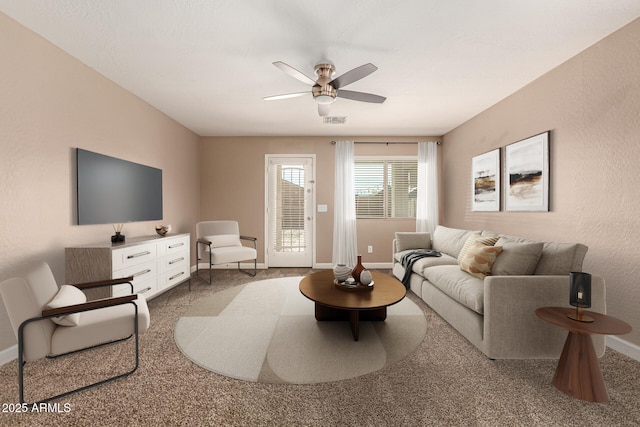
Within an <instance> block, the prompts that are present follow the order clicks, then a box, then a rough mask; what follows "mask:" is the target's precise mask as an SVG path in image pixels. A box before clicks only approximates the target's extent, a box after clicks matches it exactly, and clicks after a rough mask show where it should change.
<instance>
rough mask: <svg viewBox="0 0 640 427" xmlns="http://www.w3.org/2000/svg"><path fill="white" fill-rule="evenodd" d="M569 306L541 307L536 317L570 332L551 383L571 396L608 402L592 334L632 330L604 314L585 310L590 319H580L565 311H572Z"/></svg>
mask: <svg viewBox="0 0 640 427" xmlns="http://www.w3.org/2000/svg"><path fill="white" fill-rule="evenodd" d="M575 312H576V309H575V308H571V307H542V308H539V309H537V310H536V316H538V317H539V318H540V319H542V320H545V321H547V322H549V323H552V324H554V325H557V326H560V327H563V328H565V329H566V330H568V331H569V334H568V336H567V340H566V341H565V344H564V348H563V349H562V355H561V356H560V360H558V367H557V368H556V373H555V375H554V376H553V385H555V386H556V388H557V389H558V390H560V391H562V392H564V393H566V394H568V395H570V396H573V397H577V398H578V399H582V400H587V401H590V402H607V401H608V400H609V395H608V393H607V388H606V387H605V385H604V379H603V378H602V371H600V364H599V362H598V357H597V356H596V350H595V348H594V347H593V341H592V340H591V334H602V335H622V334H628V333H629V332H631V326H630V325H629V324H627V323H626V322H623V321H622V320H620V319H616V318H615V317H612V316H607V315H606V314H601V313H595V312H593V311H584V314H587V315H588V316H589V317H591V318H593V319H594V320H593V322H591V323H586V322H579V321H577V320H573V319H570V318H569V317H567V314H572V313H575Z"/></svg>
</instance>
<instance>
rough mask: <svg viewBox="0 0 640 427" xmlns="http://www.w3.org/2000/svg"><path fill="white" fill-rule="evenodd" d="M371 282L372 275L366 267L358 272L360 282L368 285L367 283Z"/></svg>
mask: <svg viewBox="0 0 640 427" xmlns="http://www.w3.org/2000/svg"><path fill="white" fill-rule="evenodd" d="M371 282H373V276H372V275H371V272H370V271H369V270H367V269H364V270H362V271H361V272H360V284H362V285H365V286H369V284H370V283H371Z"/></svg>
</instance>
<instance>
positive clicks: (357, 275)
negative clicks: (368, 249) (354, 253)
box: [351, 255, 364, 283]
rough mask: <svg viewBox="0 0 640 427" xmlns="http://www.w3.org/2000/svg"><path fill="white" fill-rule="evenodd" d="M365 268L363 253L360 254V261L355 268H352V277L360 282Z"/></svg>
mask: <svg viewBox="0 0 640 427" xmlns="http://www.w3.org/2000/svg"><path fill="white" fill-rule="evenodd" d="M363 270H364V265H362V255H358V263H357V264H356V266H355V267H353V270H351V277H353V278H354V279H355V280H356V283H359V282H360V273H362V271H363Z"/></svg>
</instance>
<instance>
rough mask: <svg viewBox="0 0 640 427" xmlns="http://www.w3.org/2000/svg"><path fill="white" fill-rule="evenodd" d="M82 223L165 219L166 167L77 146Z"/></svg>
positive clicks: (79, 210)
mask: <svg viewBox="0 0 640 427" xmlns="http://www.w3.org/2000/svg"><path fill="white" fill-rule="evenodd" d="M76 170H77V207H78V224H79V225H83V224H120V223H125V222H135V221H155V220H161V219H162V169H156V168H152V167H150V166H145V165H141V164H139V163H133V162H129V161H127V160H122V159H117V158H115V157H110V156H105V155H103V154H98V153H93V152H91V151H87V150H83V149H80V148H77V149H76Z"/></svg>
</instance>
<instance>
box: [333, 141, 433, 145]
mask: <svg viewBox="0 0 640 427" xmlns="http://www.w3.org/2000/svg"><path fill="white" fill-rule="evenodd" d="M353 143H354V144H386V145H395V144H417V142H409V141H408V142H392V141H353ZM436 144H437V145H440V141H436ZM331 145H336V141H331Z"/></svg>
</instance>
